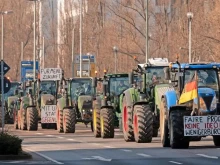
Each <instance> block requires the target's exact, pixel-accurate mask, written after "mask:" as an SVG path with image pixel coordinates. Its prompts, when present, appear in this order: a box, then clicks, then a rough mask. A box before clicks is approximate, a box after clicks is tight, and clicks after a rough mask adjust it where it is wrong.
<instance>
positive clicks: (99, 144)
mask: <svg viewBox="0 0 220 165" xmlns="http://www.w3.org/2000/svg"><path fill="white" fill-rule="evenodd" d="M92 144H93V145H96V146H99V145H101V144H98V143H92Z"/></svg>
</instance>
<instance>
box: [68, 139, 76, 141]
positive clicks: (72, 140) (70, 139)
mask: <svg viewBox="0 0 220 165" xmlns="http://www.w3.org/2000/svg"><path fill="white" fill-rule="evenodd" d="M67 140H70V141H76V140H75V139H67Z"/></svg>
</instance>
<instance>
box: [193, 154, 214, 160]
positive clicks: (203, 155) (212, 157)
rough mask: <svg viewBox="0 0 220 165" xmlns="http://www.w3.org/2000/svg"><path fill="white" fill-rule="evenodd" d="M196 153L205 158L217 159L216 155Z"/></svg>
mask: <svg viewBox="0 0 220 165" xmlns="http://www.w3.org/2000/svg"><path fill="white" fill-rule="evenodd" d="M196 155H198V156H202V157H205V158H211V159H218V157H217V156H209V155H205V154H196Z"/></svg>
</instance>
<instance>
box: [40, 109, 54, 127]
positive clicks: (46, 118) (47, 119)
mask: <svg viewBox="0 0 220 165" xmlns="http://www.w3.org/2000/svg"><path fill="white" fill-rule="evenodd" d="M56 116H57V115H56V105H44V106H42V107H41V123H56V122H57V117H56Z"/></svg>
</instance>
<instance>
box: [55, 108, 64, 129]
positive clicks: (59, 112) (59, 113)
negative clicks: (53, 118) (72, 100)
mask: <svg viewBox="0 0 220 165" xmlns="http://www.w3.org/2000/svg"><path fill="white" fill-rule="evenodd" d="M56 114H57V130H58V132H59V133H62V132H63V109H59V107H58V106H57V113H56Z"/></svg>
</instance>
